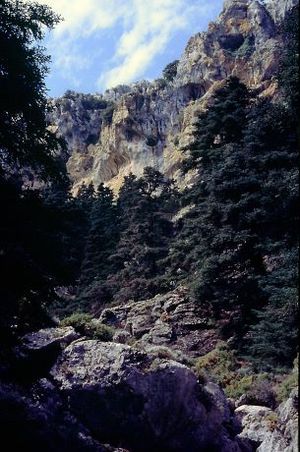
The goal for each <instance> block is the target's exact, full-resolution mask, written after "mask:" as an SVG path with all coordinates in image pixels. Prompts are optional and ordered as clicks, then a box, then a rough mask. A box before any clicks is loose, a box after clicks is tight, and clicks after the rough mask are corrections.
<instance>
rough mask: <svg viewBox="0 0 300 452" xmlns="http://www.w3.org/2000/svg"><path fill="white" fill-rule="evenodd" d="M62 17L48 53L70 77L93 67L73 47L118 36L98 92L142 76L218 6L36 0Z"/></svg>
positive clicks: (169, 0) (183, 0)
mask: <svg viewBox="0 0 300 452" xmlns="http://www.w3.org/2000/svg"><path fill="white" fill-rule="evenodd" d="M38 2H39V3H47V4H48V5H49V6H51V7H52V8H53V10H54V11H56V12H58V13H59V14H61V15H62V16H63V17H64V19H65V20H64V21H63V22H62V23H60V24H59V25H58V26H57V27H56V29H55V30H54V32H53V34H52V38H51V42H50V51H51V53H52V55H53V60H54V64H55V66H56V67H57V68H59V69H60V70H61V72H63V74H64V76H65V77H67V78H69V79H70V80H71V79H73V81H74V68H77V69H80V68H83V67H88V64H91V62H89V61H88V60H87V58H86V56H85V55H81V54H80V52H79V51H78V47H77V45H76V43H78V41H79V40H80V39H82V38H88V37H89V36H92V35H94V34H95V33H97V32H99V31H101V30H102V31H103V30H109V29H114V27H116V26H117V27H118V32H119V34H120V30H121V37H120V39H119V42H118V43H117V47H116V49H115V50H114V51H113V54H112V57H111V59H110V60H109V61H107V62H106V63H107V64H106V65H107V69H106V70H105V71H104V73H102V75H101V76H99V78H98V81H97V85H98V87H99V88H108V87H112V86H114V85H118V84H120V83H129V82H131V81H134V80H136V79H138V78H139V77H141V76H143V75H144V73H145V71H146V70H147V68H148V67H149V66H150V64H151V63H152V61H153V60H154V58H155V57H156V56H157V55H158V54H160V53H161V52H163V51H164V50H165V48H166V46H167V45H168V43H169V41H170V39H171V38H172V36H174V34H175V33H176V32H178V31H179V30H180V29H185V30H186V29H188V27H189V26H190V25H191V23H195V19H196V18H198V20H199V18H200V17H206V16H207V13H208V12H209V9H210V11H211V10H215V9H216V8H215V7H214V6H213V5H211V4H210V5H209V6H208V0H197V1H196V2H194V1H188V0H84V1H83V0H38Z"/></svg>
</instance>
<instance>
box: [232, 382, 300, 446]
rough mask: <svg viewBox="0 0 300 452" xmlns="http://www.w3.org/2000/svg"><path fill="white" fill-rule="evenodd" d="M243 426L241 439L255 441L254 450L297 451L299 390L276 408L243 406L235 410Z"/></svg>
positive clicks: (295, 390)
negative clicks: (273, 409)
mask: <svg viewBox="0 0 300 452" xmlns="http://www.w3.org/2000/svg"><path fill="white" fill-rule="evenodd" d="M235 414H236V415H237V417H238V419H240V421H241V423H242V427H243V431H242V433H241V434H240V435H239V437H240V438H244V439H248V440H250V441H252V442H253V444H256V450H257V452H297V451H298V450H299V449H298V389H294V390H293V391H292V393H291V395H290V397H289V399H288V400H287V401H286V402H283V403H282V404H281V405H279V407H278V408H277V410H275V411H272V410H271V409H270V408H266V407H261V406H250V405H242V406H241V407H239V408H237V409H236V410H235Z"/></svg>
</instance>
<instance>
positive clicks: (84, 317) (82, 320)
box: [60, 312, 92, 334]
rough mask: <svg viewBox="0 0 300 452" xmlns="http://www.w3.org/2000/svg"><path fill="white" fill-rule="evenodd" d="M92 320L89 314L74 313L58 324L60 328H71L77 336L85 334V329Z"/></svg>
mask: <svg viewBox="0 0 300 452" xmlns="http://www.w3.org/2000/svg"><path fill="white" fill-rule="evenodd" d="M91 320H92V316H91V315H90V314H85V313H81V312H76V313H74V314H72V315H70V316H69V317H66V318H65V319H63V320H62V321H61V322H60V325H61V326H72V327H73V328H74V330H75V331H77V332H78V333H79V334H85V328H86V326H87V324H89V323H90V322H91Z"/></svg>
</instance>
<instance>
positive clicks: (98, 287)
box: [78, 184, 119, 308]
mask: <svg viewBox="0 0 300 452" xmlns="http://www.w3.org/2000/svg"><path fill="white" fill-rule="evenodd" d="M89 221H90V227H89V231H88V234H87V239H86V245H85V250H84V259H83V262H82V266H81V272H80V280H79V289H78V303H79V304H80V306H81V307H82V306H86V307H87V308H91V307H92V306H93V305H96V306H101V304H103V303H105V302H107V301H110V299H111V295H110V294H109V291H108V290H107V289H106V286H105V280H106V278H107V276H108V275H109V274H110V273H112V272H113V269H114V266H113V263H112V262H111V260H109V258H110V256H111V254H112V253H113V252H114V251H115V247H116V243H117V241H118V238H119V230H118V218H117V207H116V205H115V203H114V197H113V193H112V191H111V190H110V189H109V188H107V187H105V186H104V185H103V184H101V185H100V186H99V188H98V190H97V192H96V194H95V198H94V200H93V204H92V207H91V210H90V220H89Z"/></svg>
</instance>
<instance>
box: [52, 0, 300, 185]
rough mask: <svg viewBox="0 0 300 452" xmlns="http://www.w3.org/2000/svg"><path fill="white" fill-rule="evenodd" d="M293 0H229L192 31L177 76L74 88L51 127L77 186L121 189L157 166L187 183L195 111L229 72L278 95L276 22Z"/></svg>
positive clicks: (60, 102)
mask: <svg viewBox="0 0 300 452" xmlns="http://www.w3.org/2000/svg"><path fill="white" fill-rule="evenodd" d="M296 3H297V1H296V0H281V1H280V2H278V1H277V0H269V1H268V2H266V3H264V4H263V3H260V2H259V1H256V0H227V1H225V3H224V9H223V12H222V13H221V15H220V17H219V18H218V19H217V21H216V22H214V23H211V24H210V25H209V27H208V31H207V32H205V33H198V34H196V35H195V36H193V37H192V38H191V39H190V40H189V42H188V44H187V47H186V49H185V51H184V53H183V55H182V57H181V59H180V60H179V64H178V69H177V75H176V76H175V78H174V79H173V81H172V82H166V81H165V80H161V79H159V80H156V81H154V82H152V83H150V82H145V81H144V82H139V83H136V84H133V85H130V86H119V87H116V88H114V89H111V90H108V91H107V92H105V94H104V95H103V96H102V95H80V94H76V93H72V92H69V93H67V94H66V95H65V96H64V97H62V98H59V99H56V100H53V106H54V111H53V113H52V115H51V117H50V122H51V124H52V126H51V127H52V130H54V131H56V132H57V134H58V135H60V136H63V137H64V138H65V139H66V142H67V146H68V151H67V155H66V159H67V167H68V171H69V174H70V177H71V180H72V181H73V184H74V190H75V191H76V189H77V188H78V186H80V185H81V184H82V183H83V182H85V183H89V182H93V183H94V184H95V185H98V184H99V183H100V182H105V183H106V184H108V185H110V186H111V187H112V188H113V189H114V190H115V191H117V190H118V189H119V187H120V185H121V184H122V181H123V178H124V175H127V174H128V173H129V172H133V173H135V174H137V175H140V174H141V173H142V171H143V169H144V167H145V166H153V167H155V168H157V169H159V170H160V171H162V172H163V173H165V174H166V175H167V176H172V177H175V178H177V180H178V181H179V184H183V183H184V184H186V183H188V180H185V181H183V180H182V176H180V172H179V171H178V167H179V163H180V161H181V160H182V150H183V149H184V148H186V147H187V146H188V145H189V144H190V142H191V139H192V135H191V133H192V131H193V124H194V119H195V115H196V114H197V112H199V111H201V110H202V109H203V108H205V105H206V104H207V102H209V98H210V96H211V94H212V92H213V91H214V90H215V89H216V88H217V87H219V86H220V84H222V83H223V81H224V80H225V79H226V78H227V77H228V76H230V75H236V76H238V77H239V78H240V79H241V80H242V81H243V82H244V83H246V84H247V85H248V86H249V87H250V88H255V89H257V90H258V92H261V95H268V94H273V93H274V91H276V83H275V82H274V80H273V77H274V74H275V72H276V69H277V64H278V59H279V58H278V57H279V55H280V46H281V36H280V31H279V30H280V29H279V24H280V22H281V21H282V19H283V18H284V16H285V15H286V13H287V11H288V10H289V9H290V8H291V7H292V6H294V5H295V4H296Z"/></svg>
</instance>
